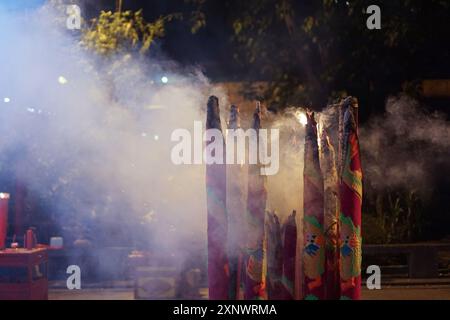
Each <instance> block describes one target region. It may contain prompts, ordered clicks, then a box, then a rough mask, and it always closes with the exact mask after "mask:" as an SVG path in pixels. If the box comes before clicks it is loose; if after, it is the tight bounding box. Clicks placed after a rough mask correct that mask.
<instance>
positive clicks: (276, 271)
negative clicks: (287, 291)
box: [266, 211, 283, 300]
mask: <svg viewBox="0 0 450 320" xmlns="http://www.w3.org/2000/svg"><path fill="white" fill-rule="evenodd" d="M266 245H267V281H266V283H267V297H268V299H270V300H280V299H283V290H282V289H283V288H282V284H281V275H282V271H283V252H282V241H281V228H280V221H279V220H278V216H277V214H276V213H275V211H274V212H267V217H266Z"/></svg>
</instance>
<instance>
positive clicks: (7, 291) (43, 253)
mask: <svg viewBox="0 0 450 320" xmlns="http://www.w3.org/2000/svg"><path fill="white" fill-rule="evenodd" d="M47 265H48V255H47V250H46V249H42V248H40V249H32V250H26V249H23V248H20V249H6V250H0V300H47V299H48V278H47Z"/></svg>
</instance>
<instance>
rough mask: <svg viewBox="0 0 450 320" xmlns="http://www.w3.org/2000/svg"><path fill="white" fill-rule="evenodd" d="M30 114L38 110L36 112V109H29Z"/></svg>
mask: <svg viewBox="0 0 450 320" xmlns="http://www.w3.org/2000/svg"><path fill="white" fill-rule="evenodd" d="M27 111H28V112H31V113H34V112H35V111H36V110H34V108H27Z"/></svg>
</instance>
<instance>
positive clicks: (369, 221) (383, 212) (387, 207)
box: [363, 191, 426, 243]
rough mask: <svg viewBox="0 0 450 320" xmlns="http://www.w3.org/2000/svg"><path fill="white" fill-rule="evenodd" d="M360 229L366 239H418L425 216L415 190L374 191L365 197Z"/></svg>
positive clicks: (405, 240)
mask: <svg viewBox="0 0 450 320" xmlns="http://www.w3.org/2000/svg"><path fill="white" fill-rule="evenodd" d="M365 201H366V203H365V206H364V207H365V208H364V214H363V230H364V239H365V242H366V243H402V242H413V241H418V240H421V237H422V236H423V228H424V226H425V225H426V216H425V211H424V209H423V204H422V201H421V200H420V198H419V196H418V194H417V193H416V192H415V191H397V192H386V193H384V194H383V193H381V192H378V193H376V195H375V197H366V198H365Z"/></svg>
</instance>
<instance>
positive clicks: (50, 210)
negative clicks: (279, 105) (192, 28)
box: [0, 8, 226, 268]
mask: <svg viewBox="0 0 450 320" xmlns="http://www.w3.org/2000/svg"><path fill="white" fill-rule="evenodd" d="M56 18H57V17H56V15H55V14H54V12H52V10H51V9H49V8H41V9H38V10H36V11H31V12H28V13H11V12H2V11H0V39H1V40H2V43H3V45H2V50H0V61H1V76H0V97H1V101H0V106H1V108H0V112H1V116H0V137H1V138H0V154H1V155H2V168H3V169H4V168H9V170H10V171H12V172H13V173H14V174H17V175H18V176H19V177H20V180H21V182H22V183H23V184H24V185H26V186H27V188H28V191H29V192H28V195H30V196H31V195H32V196H33V197H34V198H36V199H37V201H38V202H39V203H44V204H45V211H46V218H45V219H48V220H52V219H53V221H54V222H55V223H57V224H59V226H60V227H61V229H60V231H55V233H56V234H50V235H49V236H52V235H54V236H56V235H59V234H58V232H59V233H61V232H62V233H63V234H64V235H66V234H67V236H68V238H67V239H65V240H66V244H70V243H71V242H72V241H74V240H76V239H88V240H90V241H91V243H92V244H93V245H94V246H95V245H96V244H97V245H112V246H124V245H127V246H136V247H137V248H139V247H143V248H146V249H153V248H159V249H161V250H165V252H166V253H167V254H169V255H170V254H172V255H177V254H179V253H180V252H182V251H184V248H185V247H188V246H189V244H190V243H193V242H195V241H197V242H198V243H204V240H205V233H206V204H205V186H204V167H203V166H201V165H190V166H175V165H173V164H172V162H171V159H170V151H171V148H172V147H173V145H174V143H173V142H171V141H170V134H171V132H172V131H173V130H174V129H176V128H186V129H188V130H190V131H191V132H192V128H193V124H194V121H202V122H204V119H205V115H204V107H203V106H204V105H205V103H206V101H207V97H208V96H209V95H210V94H215V95H217V96H218V97H219V98H220V100H221V103H223V104H225V103H226V99H225V97H224V96H223V95H222V94H221V93H220V90H219V89H217V88H214V86H213V85H211V84H210V83H209V82H208V81H207V79H205V77H204V76H202V75H201V74H199V73H197V72H196V71H195V70H194V71H189V70H187V71H186V70H183V74H181V73H180V72H178V71H177V70H181V68H177V67H175V66H174V63H171V64H168V63H166V62H163V61H164V60H163V59H161V60H157V59H155V58H153V59H150V60H149V61H142V60H140V59H137V58H134V57H132V56H120V57H117V59H112V60H111V61H110V62H109V63H110V65H106V63H105V61H100V59H99V58H98V57H97V58H94V57H92V56H90V55H88V54H87V53H86V52H84V51H83V50H82V49H80V46H79V45H78V41H79V39H78V38H77V36H73V35H72V34H71V33H70V32H68V31H67V30H65V29H64V27H65V26H64V24H61V23H60V22H61V19H56ZM58 18H59V17H58ZM63 21H64V20H63ZM105 70H109V71H111V72H109V73H108V74H103V72H104V71H105ZM162 76H166V77H167V78H168V83H167V84H164V83H162V82H161V77H162ZM3 160H4V161H3ZM3 173H5V170H3ZM65 231H67V233H65ZM38 233H39V230H38ZM74 233H75V234H74ZM70 235H73V238H70ZM40 240H41V241H42V242H46V241H48V239H40ZM181 245H182V246H183V247H182V248H181V247H180V246H181ZM172 251H173V252H172ZM186 253H187V252H186ZM111 267H112V268H114V266H111Z"/></svg>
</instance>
